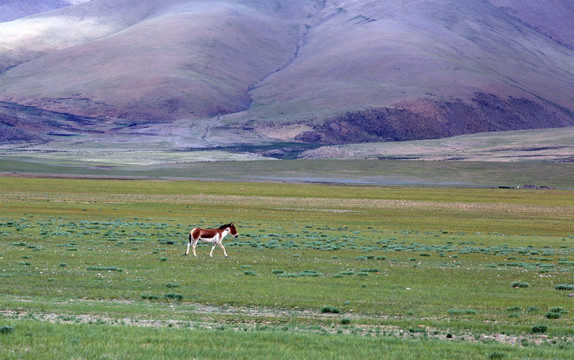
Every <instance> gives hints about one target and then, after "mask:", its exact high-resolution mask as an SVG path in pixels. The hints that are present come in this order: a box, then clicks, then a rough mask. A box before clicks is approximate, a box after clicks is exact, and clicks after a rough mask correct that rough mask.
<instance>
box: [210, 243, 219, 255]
mask: <svg viewBox="0 0 574 360" xmlns="http://www.w3.org/2000/svg"><path fill="white" fill-rule="evenodd" d="M215 245H217V243H213V246H212V247H211V251H210V253H209V257H213V249H215Z"/></svg>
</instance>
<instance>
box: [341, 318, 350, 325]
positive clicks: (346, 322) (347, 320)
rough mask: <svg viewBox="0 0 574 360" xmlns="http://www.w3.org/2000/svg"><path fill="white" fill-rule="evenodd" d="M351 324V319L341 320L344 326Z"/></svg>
mask: <svg viewBox="0 0 574 360" xmlns="http://www.w3.org/2000/svg"><path fill="white" fill-rule="evenodd" d="M350 323H351V319H349V318H343V319H341V324H343V325H349V324H350Z"/></svg>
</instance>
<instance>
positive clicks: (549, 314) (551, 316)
mask: <svg viewBox="0 0 574 360" xmlns="http://www.w3.org/2000/svg"><path fill="white" fill-rule="evenodd" d="M544 316H546V318H548V319H560V317H561V316H562V314H561V313H558V312H552V311H549V312H547V313H546V315H544Z"/></svg>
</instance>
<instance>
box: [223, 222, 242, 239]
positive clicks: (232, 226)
mask: <svg viewBox="0 0 574 360" xmlns="http://www.w3.org/2000/svg"><path fill="white" fill-rule="evenodd" d="M223 227H226V228H228V229H229V233H230V234H231V235H233V236H234V237H236V238H237V237H238V236H239V234H238V233H237V229H236V228H235V223H234V222H233V221H232V222H230V223H229V224H227V225H223Z"/></svg>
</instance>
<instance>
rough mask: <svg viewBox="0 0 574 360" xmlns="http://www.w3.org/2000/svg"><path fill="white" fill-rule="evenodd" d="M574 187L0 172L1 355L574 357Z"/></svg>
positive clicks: (67, 356)
mask: <svg viewBox="0 0 574 360" xmlns="http://www.w3.org/2000/svg"><path fill="white" fill-rule="evenodd" d="M572 195H573V194H572V192H571V191H568V190H549V191H533V190H532V191H530V190H506V189H461V188H459V189H453V188H416V187H370V186H332V185H307V184H299V185H297V184H279V183H240V182H196V181H159V180H157V181H149V180H148V181H135V180H80V179H41V178H37V179H32V178H16V177H7V178H0V284H1V285H0V286H1V292H0V344H1V345H2V346H0V357H1V358H7V359H17V358H26V359H37V358H44V359H45V358H71V357H77V358H126V357H128V358H144V357H145V358H166V359H169V358H269V357H271V356H273V357H278V358H285V359H291V358H293V359H294V358H303V357H313V358H351V357H352V358H356V357H361V358H389V359H393V358H397V359H416V358H420V357H421V356H422V354H425V356H431V358H463V357H464V358H471V359H485V358H501V357H506V358H562V359H566V358H568V356H569V354H571V353H572V350H574V330H572V329H573V326H572V325H573V313H572V311H573V308H572V298H571V297H569V294H570V293H574V290H573V289H572V288H574V283H573V281H572V274H573V272H574V245H573V243H574V221H572V220H573V219H574V201H573V200H572V199H573V197H572ZM229 221H235V222H236V223H237V226H238V231H239V233H240V237H239V238H238V239H226V240H227V241H226V242H225V244H226V247H227V251H228V253H229V255H230V256H229V258H224V257H223V254H222V252H221V250H220V249H216V250H215V252H214V257H213V258H210V257H209V255H208V254H209V248H208V247H207V246H200V247H199V248H198V255H199V257H198V258H193V257H184V256H183V253H184V251H185V244H186V238H187V233H188V231H189V230H190V229H191V228H192V227H195V226H202V227H214V226H218V225H220V224H223V223H227V222H229ZM561 288H564V289H566V290H559V289H561Z"/></svg>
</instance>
